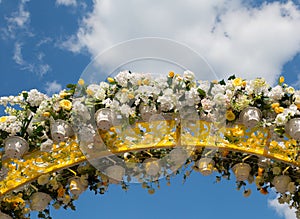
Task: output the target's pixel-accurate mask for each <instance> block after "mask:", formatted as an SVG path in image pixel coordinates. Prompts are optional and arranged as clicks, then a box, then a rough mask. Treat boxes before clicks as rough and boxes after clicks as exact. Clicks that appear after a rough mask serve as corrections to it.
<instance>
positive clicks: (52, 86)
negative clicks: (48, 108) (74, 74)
mask: <svg viewBox="0 0 300 219" xmlns="http://www.w3.org/2000/svg"><path fill="white" fill-rule="evenodd" d="M61 90H62V85H61V84H59V83H57V82H56V81H52V82H47V83H46V88H45V91H46V93H47V94H48V95H52V94H54V93H58V92H59V91H61Z"/></svg>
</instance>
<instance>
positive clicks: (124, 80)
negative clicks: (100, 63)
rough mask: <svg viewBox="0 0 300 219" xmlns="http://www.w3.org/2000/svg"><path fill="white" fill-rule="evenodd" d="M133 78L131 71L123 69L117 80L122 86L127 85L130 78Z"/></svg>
mask: <svg viewBox="0 0 300 219" xmlns="http://www.w3.org/2000/svg"><path fill="white" fill-rule="evenodd" d="M131 78H132V76H131V74H130V73H129V71H122V72H120V73H119V74H118V75H117V76H116V77H115V80H116V82H117V83H118V84H119V85H121V86H122V87H127V84H128V80H130V79H131Z"/></svg>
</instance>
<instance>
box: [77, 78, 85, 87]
mask: <svg viewBox="0 0 300 219" xmlns="http://www.w3.org/2000/svg"><path fill="white" fill-rule="evenodd" d="M78 84H79V85H80V86H83V85H84V80H83V79H82V78H80V79H79V80H78Z"/></svg>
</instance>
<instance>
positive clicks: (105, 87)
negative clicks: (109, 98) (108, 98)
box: [100, 81, 109, 90]
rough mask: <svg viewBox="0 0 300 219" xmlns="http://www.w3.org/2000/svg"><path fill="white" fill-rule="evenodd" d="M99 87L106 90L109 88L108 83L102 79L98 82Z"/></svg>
mask: <svg viewBox="0 0 300 219" xmlns="http://www.w3.org/2000/svg"><path fill="white" fill-rule="evenodd" d="M100 88H101V89H103V90H108V89H109V84H108V83H106V82H104V81H102V82H100Z"/></svg>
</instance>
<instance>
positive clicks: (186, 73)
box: [183, 70, 195, 81]
mask: <svg viewBox="0 0 300 219" xmlns="http://www.w3.org/2000/svg"><path fill="white" fill-rule="evenodd" d="M194 79H195V74H194V73H193V72H191V71H189V70H186V71H184V72H183V80H185V81H193V80H194Z"/></svg>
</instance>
